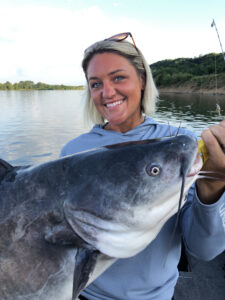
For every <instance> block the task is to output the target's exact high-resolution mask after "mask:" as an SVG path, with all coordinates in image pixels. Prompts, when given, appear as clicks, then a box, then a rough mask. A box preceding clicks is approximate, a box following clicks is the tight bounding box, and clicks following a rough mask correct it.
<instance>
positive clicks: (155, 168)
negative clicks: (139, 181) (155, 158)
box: [146, 164, 161, 176]
mask: <svg viewBox="0 0 225 300" xmlns="http://www.w3.org/2000/svg"><path fill="white" fill-rule="evenodd" d="M146 172H147V174H148V175H149V176H158V175H159V174H160V173H161V167H160V166H159V165H157V164H150V165H148V166H147V167H146Z"/></svg>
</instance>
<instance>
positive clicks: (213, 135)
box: [197, 120, 225, 204]
mask: <svg viewBox="0 0 225 300" xmlns="http://www.w3.org/2000/svg"><path fill="white" fill-rule="evenodd" d="M202 139H203V141H204V143H205V145H206V147H207V150H208V152H209V159H208V160H207V162H206V163H205V165H204V167H203V169H202V170H204V171H212V172H219V173H223V174H224V177H225V120H224V121H222V122H220V123H219V124H217V125H212V126H210V127H209V129H206V130H204V131H203V132H202ZM215 175H216V174H215ZM224 191H225V181H216V180H212V179H199V180H197V193H198V197H199V199H200V201H201V202H203V203H204V204H212V203H214V202H216V201H217V200H218V199H219V198H220V196H221V195H222V194H223V192H224Z"/></svg>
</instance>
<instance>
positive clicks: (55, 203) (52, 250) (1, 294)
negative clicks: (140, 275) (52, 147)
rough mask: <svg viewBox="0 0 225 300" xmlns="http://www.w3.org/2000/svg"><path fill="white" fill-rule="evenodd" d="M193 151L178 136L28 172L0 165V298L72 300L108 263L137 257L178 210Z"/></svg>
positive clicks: (195, 166) (196, 166)
mask: <svg viewBox="0 0 225 300" xmlns="http://www.w3.org/2000/svg"><path fill="white" fill-rule="evenodd" d="M197 147H198V145H197V141H196V140H195V139H194V138H193V137H189V136H184V135H183V136H177V137H171V138H165V139H162V140H161V139H160V140H145V141H137V142H128V143H123V144H116V145H111V146H105V147H101V148H97V149H93V150H89V151H85V152H82V153H78V154H75V155H71V156H67V157H64V158H61V159H57V160H55V161H50V162H47V163H44V164H41V165H37V166H23V167H18V166H16V167H13V166H11V165H10V164H9V163H7V162H5V161H4V160H1V161H0V240H1V242H0V299H1V300H20V299H21V300H22V299H23V300H28V299H29V300H36V299H39V300H44V299H45V300H46V299H48V300H53V299H54V300H67V299H76V298H77V297H78V295H79V294H80V292H81V291H82V290H83V289H84V288H85V286H86V285H87V284H89V283H90V282H91V281H92V280H93V279H94V278H96V277H97V276H98V275H99V274H101V272H103V271H104V270H105V269H106V268H107V267H108V266H109V265H110V264H111V263H112V262H113V261H115V259H118V258H127V257H131V256H133V255H136V254H137V253H139V252H140V251H142V250H143V249H144V248H145V247H146V246H147V245H148V244H149V243H150V242H151V241H152V240H153V239H154V238H155V237H156V235H157V234H158V233H159V231H160V229H161V228H162V226H163V225H164V224H165V222H166V221H167V220H168V219H169V218H170V217H171V216H172V215H174V214H175V213H176V212H177V210H178V204H179V206H180V207H181V206H182V205H183V202H184V200H183V198H184V197H183V195H184V194H185V193H186V192H187V190H188V189H189V187H190V186H191V184H192V183H193V182H194V180H195V179H196V176H197V173H198V172H199V170H200V168H201V159H200V158H199V156H198V155H197ZM196 157H197V159H196Z"/></svg>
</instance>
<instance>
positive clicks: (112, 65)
mask: <svg viewBox="0 0 225 300" xmlns="http://www.w3.org/2000/svg"><path fill="white" fill-rule="evenodd" d="M132 69H133V70H134V71H135V69H134V67H133V65H132V64H131V63H130V62H129V60H128V59H126V58H125V57H123V56H122V55H119V54H116V53H108V52H107V53H97V54H95V55H94V56H93V57H92V58H91V60H90V62H89V64H88V68H87V75H88V78H89V77H92V76H97V75H98V74H101V73H106V74H110V73H113V72H119V71H131V70H132Z"/></svg>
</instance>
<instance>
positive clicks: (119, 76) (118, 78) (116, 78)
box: [114, 75, 125, 81]
mask: <svg viewBox="0 0 225 300" xmlns="http://www.w3.org/2000/svg"><path fill="white" fill-rule="evenodd" d="M124 78H125V77H124V76H122V75H118V76H116V77H115V79H114V80H115V81H121V80H123V79H124Z"/></svg>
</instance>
